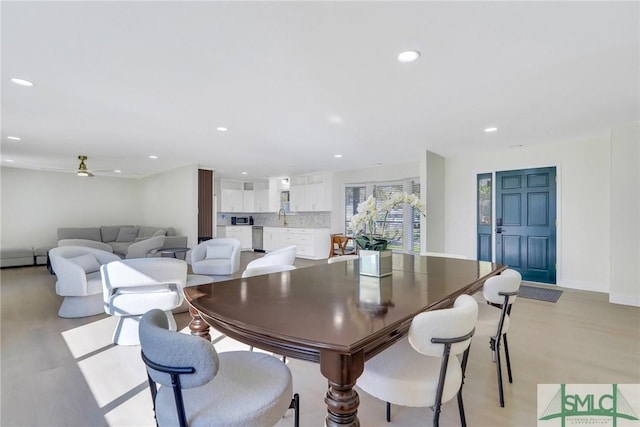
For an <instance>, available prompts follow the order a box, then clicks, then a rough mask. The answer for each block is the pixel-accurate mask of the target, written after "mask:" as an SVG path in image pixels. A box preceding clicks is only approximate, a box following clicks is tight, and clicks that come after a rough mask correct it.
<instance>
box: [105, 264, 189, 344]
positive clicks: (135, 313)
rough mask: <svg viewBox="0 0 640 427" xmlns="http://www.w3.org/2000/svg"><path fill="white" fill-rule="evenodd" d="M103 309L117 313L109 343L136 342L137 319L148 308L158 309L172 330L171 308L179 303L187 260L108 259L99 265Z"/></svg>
mask: <svg viewBox="0 0 640 427" xmlns="http://www.w3.org/2000/svg"><path fill="white" fill-rule="evenodd" d="M100 271H101V272H102V291H103V298H104V311H105V312H106V313H107V314H110V315H112V316H118V318H119V319H118V324H117V325H116V329H115V331H114V333H113V343H114V344H120V345H138V344H140V338H139V336H138V327H139V323H140V319H141V318H142V316H143V315H144V313H146V312H147V311H149V310H152V309H154V308H156V309H159V310H162V311H164V312H165V314H166V315H167V319H168V320H169V325H170V327H171V329H172V330H174V331H175V330H176V322H175V319H174V317H173V314H172V312H171V310H173V309H174V308H177V307H179V306H180V304H181V303H182V299H183V296H182V290H183V288H184V286H185V284H186V282H187V263H186V262H185V261H183V260H180V259H174V258H136V259H123V260H119V261H114V262H110V263H109V264H106V265H103V266H102V267H101V268H100Z"/></svg>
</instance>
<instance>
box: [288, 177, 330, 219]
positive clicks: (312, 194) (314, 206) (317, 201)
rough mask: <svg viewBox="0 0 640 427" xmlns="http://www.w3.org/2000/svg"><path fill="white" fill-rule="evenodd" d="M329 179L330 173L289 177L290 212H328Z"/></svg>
mask: <svg viewBox="0 0 640 427" xmlns="http://www.w3.org/2000/svg"><path fill="white" fill-rule="evenodd" d="M331 178H332V176H331V174H330V173H316V174H310V175H300V176H293V177H291V187H290V198H291V200H290V206H291V211H292V212H314V211H330V210H331V181H332V179H331Z"/></svg>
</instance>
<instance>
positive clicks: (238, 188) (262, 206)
mask: <svg viewBox="0 0 640 427" xmlns="http://www.w3.org/2000/svg"><path fill="white" fill-rule="evenodd" d="M220 190H221V191H220V192H221V196H222V197H221V200H220V209H219V211H220V212H240V213H252V212H269V182H268V181H255V182H254V181H235V180H232V179H222V180H220Z"/></svg>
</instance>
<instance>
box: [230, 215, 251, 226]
mask: <svg viewBox="0 0 640 427" xmlns="http://www.w3.org/2000/svg"><path fill="white" fill-rule="evenodd" d="M249 224H250V220H249V217H248V216H232V217H231V225H249Z"/></svg>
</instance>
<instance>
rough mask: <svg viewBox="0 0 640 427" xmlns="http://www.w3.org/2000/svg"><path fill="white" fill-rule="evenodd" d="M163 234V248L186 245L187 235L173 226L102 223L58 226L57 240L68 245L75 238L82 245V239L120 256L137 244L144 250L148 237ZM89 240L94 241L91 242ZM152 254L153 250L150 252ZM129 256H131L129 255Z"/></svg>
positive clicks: (125, 254)
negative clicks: (180, 232)
mask: <svg viewBox="0 0 640 427" xmlns="http://www.w3.org/2000/svg"><path fill="white" fill-rule="evenodd" d="M159 236H164V244H163V245H162V247H163V248H176V247H180V248H183V247H186V246H187V236H176V232H175V230H174V229H173V227H150V226H144V225H103V226H100V227H60V228H58V240H59V241H62V240H64V241H65V243H66V244H67V245H68V244H70V243H72V242H70V241H73V240H75V241H76V242H77V243H78V244H79V245H81V246H83V244H82V241H85V242H86V243H87V244H85V245H84V246H92V247H95V248H99V249H107V246H108V247H109V248H110V249H111V251H113V253H115V254H117V255H119V256H120V257H122V258H126V257H127V254H128V253H130V252H132V251H136V248H137V247H138V246H139V247H140V248H142V249H143V250H144V246H145V245H146V243H147V242H144V241H147V240H148V239H150V238H155V237H159ZM91 242H96V243H94V244H91ZM59 244H60V243H59ZM151 255H152V256H153V255H154V251H152V252H151ZM130 258H131V257H130Z"/></svg>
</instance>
